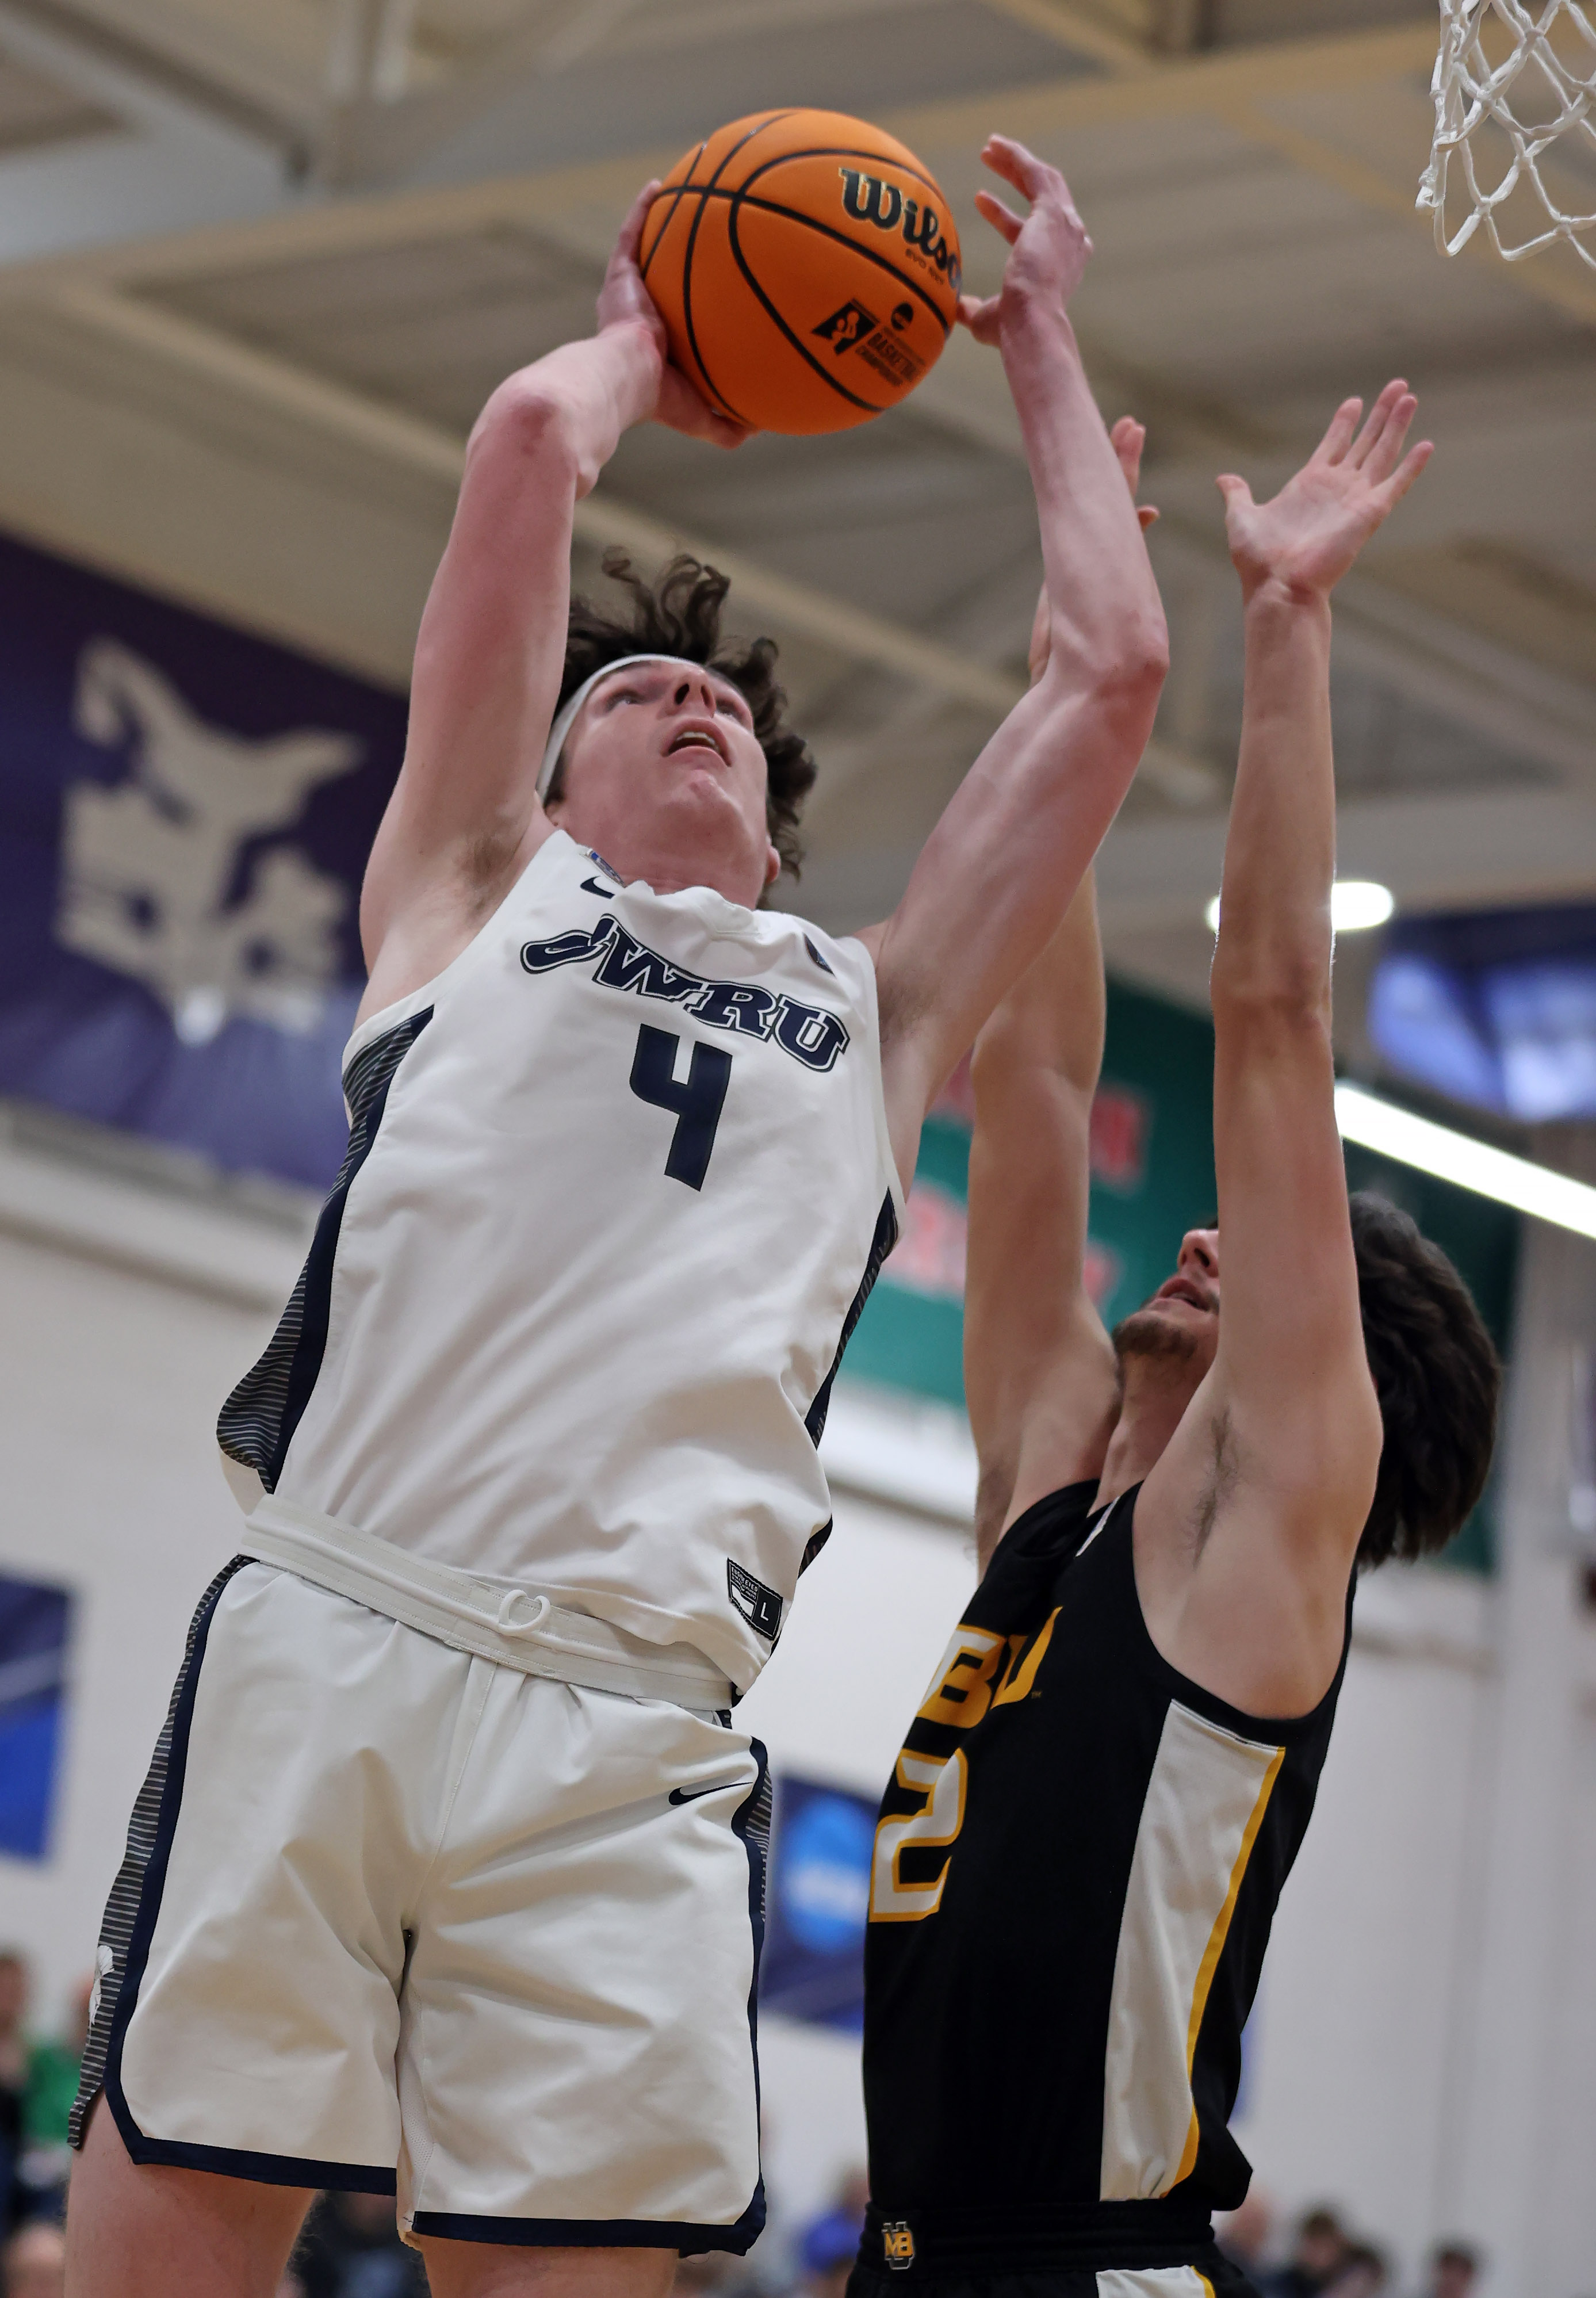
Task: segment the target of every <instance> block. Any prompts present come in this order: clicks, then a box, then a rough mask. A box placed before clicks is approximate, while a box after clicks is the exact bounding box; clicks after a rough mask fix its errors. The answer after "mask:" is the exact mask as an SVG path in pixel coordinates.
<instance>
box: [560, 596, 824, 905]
mask: <svg viewBox="0 0 1596 2298" xmlns="http://www.w3.org/2000/svg"><path fill="white" fill-rule="evenodd" d="M602 564H603V567H604V572H605V573H606V575H608V577H609V579H610V581H611V582H612V583H619V584H620V585H621V587H622V589H623V590H625V591H630V592H631V593H632V611H631V614H630V616H625V615H607V614H606V613H605V612H604V611H603V609H602V608H600V607H596V606H594V604H593V603H592V601H591V599H572V601H571V623H570V632H569V635H568V636H567V638H566V672H565V676H564V678H563V679H562V680H561V682H560V689H559V707H564V705H565V704H566V702H567V701H568V700H569V699H570V698H571V696H572V695H573V694H575V691H576V690H577V688H578V687H579V686H580V685H581V684H582V682H583V680H584V679H588V678H591V676H592V674H593V673H594V672H595V671H596V670H602V669H603V667H604V665H605V664H606V663H609V662H619V661H620V660H621V659H622V657H623V656H625V655H629V654H679V655H681V656H682V657H683V659H684V660H686V661H688V662H701V663H702V664H703V665H705V667H706V668H707V669H709V670H714V671H718V672H719V674H720V675H721V676H722V677H723V678H726V679H730V681H731V682H732V685H733V686H734V687H736V689H737V690H738V692H739V693H740V695H741V696H742V698H743V699H744V701H745V702H746V703H747V704H748V708H749V709H750V710H751V711H752V712H753V714H754V732H755V733H756V734H757V737H758V739H759V747H760V748H761V749H762V750H763V751H764V752H765V777H766V796H765V821H766V822H767V823H768V824H769V827H770V842H771V844H772V845H773V847H775V849H776V852H777V853H778V854H779V855H780V856H781V867H782V869H783V870H787V871H790V872H791V873H792V875H793V876H794V877H795V878H796V877H797V876H798V869H799V865H800V864H801V863H802V861H803V858H804V849H803V847H802V845H801V843H800V842H799V839H798V817H799V815H800V814H802V812H803V809H804V800H805V799H806V798H807V797H808V795H809V792H810V790H811V789H812V788H813V787H814V782H815V761H814V759H813V758H812V757H811V756H809V746H808V744H807V743H806V741H805V740H804V738H803V736H802V735H801V734H795V733H794V732H793V731H792V729H791V728H790V726H785V725H783V724H782V723H781V722H782V717H783V715H784V713H785V711H786V708H787V697H786V694H785V693H784V692H783V690H782V689H781V687H780V686H779V685H778V684H777V683H776V675H775V666H776V645H775V641H774V640H773V639H754V640H752V641H750V642H749V643H748V644H747V645H746V646H745V645H742V644H740V643H739V642H737V641H732V640H725V639H723V638H722V635H721V608H722V606H723V605H724V602H725V597H726V592H727V591H729V590H730V589H731V587H732V585H731V581H730V578H729V577H728V576H726V575H722V574H719V573H717V572H716V570H715V568H714V567H713V566H704V565H703V564H701V562H700V561H699V560H698V559H697V558H689V557H688V555H687V553H686V552H685V551H683V552H682V554H681V555H680V556H679V557H678V558H673V559H672V560H671V561H670V562H669V564H668V565H666V566H662V567H661V568H660V570H659V574H658V575H657V579H656V580H655V581H654V582H653V583H645V582H644V581H643V579H642V577H641V575H636V574H634V573H633V567H632V561H631V559H630V558H628V557H627V556H626V553H625V552H624V550H607V551H606V552H605V554H604V558H603V561H602ZM565 773H566V770H565V765H564V761H563V760H562V761H561V763H560V764H559V765H558V766H556V768H555V770H554V779H553V781H551V782H550V785H549V790H548V797H549V798H550V799H552V798H560V797H563V795H564V786H565Z"/></svg>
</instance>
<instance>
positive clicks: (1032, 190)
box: [959, 136, 1092, 343]
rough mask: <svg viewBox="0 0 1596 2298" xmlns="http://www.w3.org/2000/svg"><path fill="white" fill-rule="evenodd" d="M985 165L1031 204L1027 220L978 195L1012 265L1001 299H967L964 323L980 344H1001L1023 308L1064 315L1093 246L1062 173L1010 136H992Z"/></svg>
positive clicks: (1005, 275) (989, 197) (988, 196)
mask: <svg viewBox="0 0 1596 2298" xmlns="http://www.w3.org/2000/svg"><path fill="white" fill-rule="evenodd" d="M981 159H982V161H984V162H985V164H986V165H987V166H988V168H990V169H991V170H992V172H993V174H994V175H995V176H1001V177H1002V178H1003V179H1004V181H1005V183H1006V184H1012V185H1013V187H1014V189H1015V190H1016V191H1017V192H1021V193H1023V194H1024V196H1025V197H1026V198H1027V199H1028V200H1029V201H1030V214H1029V215H1028V216H1027V217H1025V218H1024V219H1023V221H1022V220H1021V218H1020V217H1019V216H1017V215H1015V214H1014V213H1013V211H1012V209H1010V208H1008V207H1007V206H1005V203H1004V202H1003V201H1002V200H1000V199H998V198H997V197H996V195H995V194H993V193H991V192H988V191H979V192H977V194H976V195H975V204H976V206H977V207H978V208H979V209H980V212H981V214H982V215H983V216H984V217H985V218H986V219H987V221H988V223H989V224H990V225H991V226H992V228H993V229H994V231H997V232H1000V233H1001V234H1002V235H1003V236H1004V238H1005V239H1006V240H1007V242H1008V244H1009V260H1008V261H1007V263H1006V264H1005V266H1004V272H1003V286H1002V288H1001V290H1000V291H999V293H997V294H996V295H988V296H987V297H986V298H985V299H984V300H982V299H980V298H979V297H977V296H974V295H961V296H960V298H959V318H960V319H961V320H962V321H963V325H964V326H965V327H968V328H969V330H970V332H971V334H972V335H973V336H974V337H975V340H976V342H977V343H996V342H997V341H998V339H999V332H1000V329H1001V327H1002V325H1003V323H1004V322H1005V321H1013V320H1014V319H1016V318H1019V316H1020V315H1021V312H1022V311H1023V310H1027V309H1035V310H1057V311H1062V310H1063V309H1064V307H1065V306H1066V304H1067V303H1068V302H1069V301H1070V298H1071V295H1072V294H1073V293H1075V290H1076V288H1077V287H1079V285H1080V280H1081V275H1082V273H1083V272H1084V271H1085V269H1086V268H1087V258H1088V257H1089V256H1090V254H1091V252H1092V243H1091V241H1090V239H1089V238H1088V237H1087V227H1086V226H1085V224H1083V223H1082V221H1081V219H1080V218H1079V215H1078V214H1077V212H1076V208H1075V203H1074V201H1073V200H1072V199H1071V196H1070V186H1069V185H1068V184H1066V183H1065V181H1064V179H1063V177H1062V176H1061V175H1060V174H1059V171H1058V169H1056V168H1050V167H1049V166H1048V165H1047V163H1046V161H1045V160H1038V158H1037V157H1036V154H1035V153H1031V152H1028V151H1027V150H1026V148H1025V146H1024V145H1023V144H1016V143H1014V142H1013V139H1012V138H1011V137H1010V136H988V138H987V143H986V148H985V149H984V151H983V152H982V153H981Z"/></svg>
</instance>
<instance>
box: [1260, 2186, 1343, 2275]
mask: <svg viewBox="0 0 1596 2298" xmlns="http://www.w3.org/2000/svg"><path fill="white" fill-rule="evenodd" d="M1351 2248H1352V2239H1351V2237H1350V2236H1349V2235H1348V2233H1347V2231H1346V2228H1344V2226H1343V2225H1342V2223H1341V2220H1340V2219H1339V2218H1338V2217H1337V2215H1336V2212H1335V2211H1332V2210H1328V2209H1327V2208H1326V2207H1325V2205H1324V2204H1323V2203H1321V2204H1320V2205H1319V2208H1318V2209H1317V2210H1311V2211H1308V2213H1307V2214H1306V2216H1305V2217H1304V2218H1303V2219H1302V2221H1301V2223H1300V2224H1299V2226H1298V2228H1297V2238H1296V2241H1295V2243H1294V2244H1293V2246H1292V2253H1291V2256H1290V2258H1289V2259H1288V2260H1287V2261H1286V2264H1285V2265H1284V2266H1278V2267H1276V2269H1275V2270H1274V2272H1273V2273H1272V2274H1266V2275H1265V2276H1264V2277H1263V2279H1262V2281H1261V2283H1260V2284H1259V2288H1260V2289H1261V2291H1262V2292H1263V2294H1264V2298H1318V2294H1319V2292H1320V2291H1321V2290H1323V2289H1325V2288H1327V2286H1328V2285H1329V2284H1330V2283H1331V2282H1333V2281H1334V2280H1335V2278H1336V2275H1337V2273H1339V2271H1340V2269H1341V2267H1342V2265H1343V2263H1344V2261H1345V2259H1346V2255H1347V2253H1348V2251H1349V2250H1350V2249H1351Z"/></svg>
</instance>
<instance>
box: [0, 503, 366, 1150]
mask: <svg viewBox="0 0 1596 2298" xmlns="http://www.w3.org/2000/svg"><path fill="white" fill-rule="evenodd" d="M405 712H406V705H405V702H404V699H403V698H402V697H401V696H399V695H395V694H393V693H391V692H388V691H387V690H384V689H382V688H379V687H376V686H372V685H368V683H367V682H365V681H364V680H361V679H358V678H351V677H348V676H346V675H344V674H343V673H341V672H338V671H334V670H329V669H327V668H325V667H324V666H323V665H320V664H318V663H313V662H311V661H310V660H308V659H307V658H306V657H304V656H302V655H299V654H295V653H294V652H292V651H291V650H290V649H287V648H285V647H279V646H274V645H271V644H269V643H268V642H267V641H264V640H260V639H255V638H250V637H247V636H245V635H244V633H243V632H239V631H236V630H232V629H229V628H228V627H227V625H225V624H220V623H215V622H211V621H210V620H209V619H207V618H206V617H205V616H200V615H195V614H191V613H189V612H188V611H187V610H186V609H185V608H181V607H175V606H170V605H168V604H166V603H165V602H164V601H163V600H161V599H153V598H151V597H149V596H147V595H146V594H145V593H144V592H142V591H135V590H132V589H130V588H128V587H127V586H126V585H124V584H122V583H114V582H111V581H109V580H107V579H106V578H104V577H103V576H101V575H91V574H89V573H87V572H86V571H85V570H84V569H83V568H81V567H78V566H70V565H68V564H67V563H66V562H64V561H63V560H62V559H59V558H52V557H50V556H48V555H47V554H46V553H45V552H43V551H40V550H32V549H30V548H29V547H27V546H25V545H23V544H21V543H19V542H15V541H10V540H7V539H5V538H0V760H3V771H0V1094H4V1095H13V1096H18V1097H21V1098H25V1099H29V1100H33V1101H39V1102H45V1103H48V1104H50V1105H51V1106H52V1107H54V1108H56V1109H61V1110H66V1111H69V1112H71V1113H72V1114H73V1115H75V1116H79V1117H85V1118H91V1119H94V1120H96V1121H98V1122H99V1123H102V1124H105V1125H115V1126H122V1127H125V1128H128V1129H129V1130H130V1131H133V1132H136V1133H142V1134H145V1135H148V1136H151V1137H153V1138H155V1139H157V1140H161V1141H166V1142H170V1143H173V1144H175V1145H178V1146H180V1147H182V1148H184V1149H188V1150H194V1151H198V1152H200V1153H202V1154H203V1155H205V1156H207V1157H210V1158H211V1159H212V1160H213V1161H215V1162H216V1163H217V1164H219V1165H220V1166H222V1167H224V1168H226V1169H227V1170H230V1171H235V1172H260V1173H268V1174H273V1175H276V1176H277V1177H278V1178H281V1179H284V1180H288V1181H295V1182H302V1183H308V1184H310V1186H316V1187H323V1186H326V1185H327V1183H328V1182H329V1181H330V1180H331V1178H332V1177H333V1174H334V1173H335V1170H336V1169H337V1164H338V1161H339V1158H340V1156H341V1155H342V1153H343V1144H344V1140H345V1137H346V1132H347V1128H346V1125H345V1121H344V1117H343V1103H342V1099H341V1096H340V1092H339V1083H338V1066H339V1054H340V1052H341V1049H342V1047H343V1041H344V1039H345V1037H347V1036H348V1033H349V1029H350V1024H351V1020H352V1018H353V1014H354V1010H355V1006H356V1004H357V1003H358V1002H359V999H360V990H361V987H362V985H363V982H364V978H365V977H364V969H363V967H362V964H361V962H360V939H359V933H358V927H357V908H358V903H359V895H360V874H361V872H362V870H363V868H364V866H365V861H366V856H367V854H368V851H369V849H370V846H371V840H372V837H373V835H374V833H375V831H376V825H377V822H378V819H379V817H380V816H381V814H382V810H383V807H384V806H385V803H386V801H387V797H388V792H389V791H390V789H392V788H393V778H394V776H395V774H396V773H397V772H398V770H399V763H400V758H401V755H402V751H403V747H404V730H405Z"/></svg>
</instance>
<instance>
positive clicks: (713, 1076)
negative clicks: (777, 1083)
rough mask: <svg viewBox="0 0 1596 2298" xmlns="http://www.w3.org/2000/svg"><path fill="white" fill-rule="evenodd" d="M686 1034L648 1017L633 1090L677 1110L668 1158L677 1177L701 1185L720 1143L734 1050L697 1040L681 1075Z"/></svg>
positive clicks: (636, 1057) (669, 1167) (640, 1034)
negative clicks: (678, 1056)
mask: <svg viewBox="0 0 1596 2298" xmlns="http://www.w3.org/2000/svg"><path fill="white" fill-rule="evenodd" d="M681 1043H682V1040H681V1038H680V1037H676V1036H674V1034H673V1032H672V1031H671V1030H669V1029H653V1028H651V1027H650V1026H649V1023H648V1022H647V1021H645V1022H644V1023H643V1024H642V1026H641V1028H640V1029H639V1030H638V1033H637V1051H636V1053H635V1054H633V1057H632V1090H633V1093H634V1094H635V1095H637V1097H638V1099H639V1100H640V1101H646V1102H649V1103H651V1104H652V1105H653V1107H654V1108H656V1109H668V1110H670V1111H672V1112H674V1116H675V1120H676V1129H675V1131H674V1133H673V1134H672V1136H671V1145H670V1150H669V1153H668V1154H667V1155H666V1161H665V1170H666V1174H667V1175H668V1177H669V1178H670V1179H672V1180H673V1181H685V1182H686V1184H687V1186H688V1187H689V1188H690V1189H701V1188H702V1187H703V1186H704V1176H705V1174H706V1173H707V1171H708V1170H709V1153H710V1151H711V1150H712V1149H713V1148H714V1147H715V1127H716V1126H717V1125H718V1124H719V1123H720V1121H721V1110H722V1108H723V1106H724V1103H725V1098H726V1087H727V1086H728V1084H729V1083H730V1082H731V1077H732V1056H731V1054H728V1053H724V1052H723V1051H722V1049H721V1047H720V1046H705V1045H695V1046H694V1047H693V1049H692V1062H691V1065H690V1068H689V1070H688V1072H687V1076H686V1078H685V1079H682V1080H678V1079H677V1076H676V1049H677V1047H678V1046H680V1045H681Z"/></svg>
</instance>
